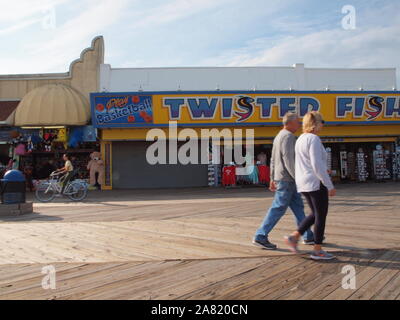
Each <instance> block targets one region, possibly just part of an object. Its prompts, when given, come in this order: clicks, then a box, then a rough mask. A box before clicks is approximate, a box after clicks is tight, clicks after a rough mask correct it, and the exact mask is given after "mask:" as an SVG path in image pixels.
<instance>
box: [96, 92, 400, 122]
mask: <svg viewBox="0 0 400 320" xmlns="http://www.w3.org/2000/svg"><path fill="white" fill-rule="evenodd" d="M91 106H92V122H93V125H94V126H95V127H98V128H102V127H103V128H113V127H119V128H130V127H164V126H168V123H169V122H170V121H176V122H177V124H178V126H187V127H191V126H192V127H195V126H200V127H201V126H280V125H281V120H282V117H283V116H284V115H285V113H287V112H295V113H297V114H298V115H299V116H300V117H303V116H304V115H305V114H306V113H307V112H309V111H311V110H318V111H320V112H321V113H322V114H323V116H324V119H325V121H326V123H327V124H328V125H329V124H332V125H339V124H343V125H346V124H347V125H355V124H389V123H392V124H397V123H400V93H399V92H397V91H393V92H390V91H385V92H383V91H376V92H350V91H340V92H335V91H327V92H321V91H303V92H300V91H251V92H250V91H246V92H228V91H220V92H179V91H177V92H146V93H143V92H129V93H92V94H91Z"/></svg>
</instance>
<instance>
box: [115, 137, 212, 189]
mask: <svg viewBox="0 0 400 320" xmlns="http://www.w3.org/2000/svg"><path fill="white" fill-rule="evenodd" d="M149 145H150V143H149V142H141V141H140V142H136V141H135V142H133V141H130V142H126V141H123V142H122V141H121V142H120V141H118V142H113V146H112V153H113V157H112V175H113V188H114V189H129V188H179V187H203V186H207V185H208V166H207V165H202V164H198V165H195V164H189V165H182V164H179V163H178V164H175V165H173V164H166V165H150V164H148V163H147V161H146V149H147V147H148V146H149ZM167 159H168V158H167Z"/></svg>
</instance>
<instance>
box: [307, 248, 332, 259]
mask: <svg viewBox="0 0 400 320" xmlns="http://www.w3.org/2000/svg"><path fill="white" fill-rule="evenodd" d="M310 257H311V259H314V260H331V259H335V258H336V257H335V256H334V255H333V254H330V253H328V252H326V251H323V250H320V251H314V252H313V253H312V254H311V256H310Z"/></svg>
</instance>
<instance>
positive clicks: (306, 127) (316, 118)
mask: <svg viewBox="0 0 400 320" xmlns="http://www.w3.org/2000/svg"><path fill="white" fill-rule="evenodd" d="M322 123H323V119H322V114H321V113H320V112H319V111H310V112H308V113H307V114H306V115H305V116H304V118H303V132H304V133H310V132H314V131H315V130H316V129H318V128H319V127H320V126H321V124H322Z"/></svg>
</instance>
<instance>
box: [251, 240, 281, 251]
mask: <svg viewBox="0 0 400 320" xmlns="http://www.w3.org/2000/svg"><path fill="white" fill-rule="evenodd" d="M253 244H254V245H256V246H258V247H261V248H263V249H267V250H276V244H273V243H271V242H269V241H268V240H256V239H253Z"/></svg>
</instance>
